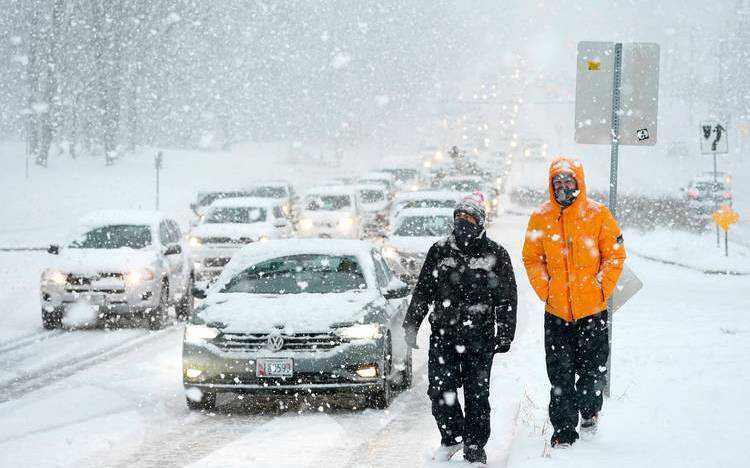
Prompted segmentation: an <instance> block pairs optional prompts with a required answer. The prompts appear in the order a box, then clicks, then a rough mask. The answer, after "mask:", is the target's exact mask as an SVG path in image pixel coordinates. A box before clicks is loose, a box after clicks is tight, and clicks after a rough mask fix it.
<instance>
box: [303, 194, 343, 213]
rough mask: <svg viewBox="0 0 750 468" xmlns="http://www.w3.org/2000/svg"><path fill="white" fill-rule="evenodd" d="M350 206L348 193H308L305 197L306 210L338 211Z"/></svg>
mask: <svg viewBox="0 0 750 468" xmlns="http://www.w3.org/2000/svg"><path fill="white" fill-rule="evenodd" d="M350 206H352V200H351V198H350V197H349V195H310V196H308V197H307V198H306V199H305V209H306V210H308V211H338V210H343V209H346V208H349V207H350Z"/></svg>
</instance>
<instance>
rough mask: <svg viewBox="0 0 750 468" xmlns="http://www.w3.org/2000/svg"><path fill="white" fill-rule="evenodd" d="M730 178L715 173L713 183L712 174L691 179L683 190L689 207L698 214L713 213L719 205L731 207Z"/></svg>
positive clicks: (726, 175)
mask: <svg viewBox="0 0 750 468" xmlns="http://www.w3.org/2000/svg"><path fill="white" fill-rule="evenodd" d="M731 180H732V179H731V176H729V175H728V174H725V173H723V172H722V173H717V174H716V180H715V181H714V175H713V173H709V174H703V175H700V176H698V177H695V178H693V180H691V181H690V183H689V184H688V185H687V187H685V188H684V189H683V190H684V191H685V195H686V196H687V199H688V204H689V206H690V207H691V208H692V209H693V210H695V211H696V212H697V213H698V214H701V215H707V214H711V213H713V212H714V211H715V210H716V208H718V207H719V206H720V205H724V204H727V205H731V204H732V200H733V196H732V186H731Z"/></svg>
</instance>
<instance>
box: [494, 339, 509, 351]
mask: <svg viewBox="0 0 750 468" xmlns="http://www.w3.org/2000/svg"><path fill="white" fill-rule="evenodd" d="M508 351H510V343H508V342H507V341H505V340H502V341H501V340H497V341H495V351H494V352H495V354H503V353H507V352H508Z"/></svg>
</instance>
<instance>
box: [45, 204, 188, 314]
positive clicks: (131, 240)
mask: <svg viewBox="0 0 750 468" xmlns="http://www.w3.org/2000/svg"><path fill="white" fill-rule="evenodd" d="M48 252H49V253H50V254H53V255H54V257H52V258H51V259H50V263H49V266H48V268H46V269H45V270H44V271H43V273H42V278H41V291H40V292H41V303H42V323H43V325H44V327H45V328H47V329H53V328H58V327H60V326H62V324H63V322H64V321H65V318H66V316H68V315H69V314H70V315H71V316H72V315H75V316H77V317H76V318H75V319H74V320H75V321H79V320H80V318H81V317H82V316H88V317H89V318H90V320H88V319H87V320H86V321H85V323H92V322H94V323H99V322H100V321H102V320H104V319H108V318H112V317H115V318H119V317H138V316H140V317H143V318H146V319H148V325H149V327H150V328H153V329H158V328H161V327H162V326H163V325H164V323H165V321H166V319H167V318H168V308H169V307H170V306H172V305H175V309H176V313H177V316H178V317H184V318H187V317H188V316H189V315H190V313H191V311H192V307H193V295H192V284H193V272H192V269H191V268H190V263H189V261H188V258H187V255H186V252H185V251H184V249H183V246H182V234H181V233H180V228H179V226H178V225H177V223H176V222H175V221H174V220H173V219H170V218H167V217H165V216H164V215H162V214H160V213H158V212H154V211H100V212H96V213H91V214H89V215H88V216H86V217H84V218H83V219H81V221H80V222H79V224H78V227H77V229H76V230H75V232H74V234H73V235H72V236H71V238H70V240H69V241H68V242H66V243H65V244H64V245H62V246H59V245H54V244H53V245H51V246H50V248H49V250H48ZM71 310H72V313H71ZM82 312H85V313H84V314H82Z"/></svg>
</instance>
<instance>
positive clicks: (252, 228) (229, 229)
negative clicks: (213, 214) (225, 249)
mask: <svg viewBox="0 0 750 468" xmlns="http://www.w3.org/2000/svg"><path fill="white" fill-rule="evenodd" d="M273 230H274V228H273V226H272V225H271V223H251V224H239V223H227V224H211V223H207V224H199V225H198V226H195V227H194V228H193V229H192V230H191V231H190V235H192V236H196V237H229V238H231V239H239V238H241V237H260V236H262V235H264V234H265V235H268V234H269V233H270V232H271V231H273Z"/></svg>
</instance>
